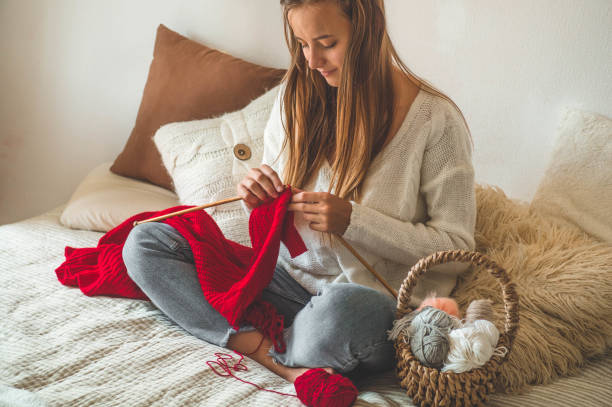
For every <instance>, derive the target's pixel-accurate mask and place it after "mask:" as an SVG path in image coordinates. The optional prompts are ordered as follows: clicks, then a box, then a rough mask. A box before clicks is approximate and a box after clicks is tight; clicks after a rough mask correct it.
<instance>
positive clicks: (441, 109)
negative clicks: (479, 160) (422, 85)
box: [420, 89, 470, 145]
mask: <svg viewBox="0 0 612 407" xmlns="http://www.w3.org/2000/svg"><path fill="white" fill-rule="evenodd" d="M421 93H422V97H423V101H422V103H421V112H420V113H421V115H422V119H423V120H424V121H425V123H424V124H427V127H429V129H430V131H429V140H428V144H430V145H431V144H436V143H438V142H439V141H440V140H441V139H442V138H443V136H446V137H447V138H454V139H460V140H462V141H464V140H468V139H469V138H470V136H469V130H468V127H467V123H466V122H465V119H464V116H463V114H462V112H461V110H460V109H459V107H458V106H457V105H456V104H455V103H454V102H453V101H452V100H451V99H450V98H448V97H447V96H445V95H441V94H439V93H437V92H435V91H430V90H427V89H421ZM455 141H457V140H455Z"/></svg>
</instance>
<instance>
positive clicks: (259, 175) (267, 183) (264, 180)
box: [249, 168, 278, 198]
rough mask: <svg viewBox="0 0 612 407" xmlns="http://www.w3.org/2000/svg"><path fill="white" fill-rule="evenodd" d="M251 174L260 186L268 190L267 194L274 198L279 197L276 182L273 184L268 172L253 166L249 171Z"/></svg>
mask: <svg viewBox="0 0 612 407" xmlns="http://www.w3.org/2000/svg"><path fill="white" fill-rule="evenodd" d="M249 174H251V178H252V179H254V180H255V181H257V183H258V184H259V185H260V187H261V188H262V189H263V190H264V191H265V192H266V195H268V196H271V197H273V198H278V192H277V191H276V188H275V187H274V184H272V180H271V179H270V178H269V177H268V175H267V174H266V173H264V172H263V171H262V170H261V169H259V168H252V169H251V171H249Z"/></svg>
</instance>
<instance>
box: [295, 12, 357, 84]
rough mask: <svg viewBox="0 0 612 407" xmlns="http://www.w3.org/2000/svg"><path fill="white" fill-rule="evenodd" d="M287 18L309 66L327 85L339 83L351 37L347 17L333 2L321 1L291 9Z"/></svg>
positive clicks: (349, 23)
mask: <svg viewBox="0 0 612 407" xmlns="http://www.w3.org/2000/svg"><path fill="white" fill-rule="evenodd" d="M287 18H288V20H289V25H290V26H291V29H292V30H293V34H294V35H295V38H296V39H297V41H298V42H299V43H300V45H301V46H302V51H303V52H304V57H305V58H306V61H307V63H308V66H309V67H310V69H312V70H316V71H318V72H319V74H320V75H322V76H323V78H325V80H326V81H327V83H328V84H329V85H330V86H336V87H337V86H339V84H340V73H341V72H342V64H343V62H344V54H345V53H346V49H347V47H348V44H349V41H350V39H351V22H350V21H349V19H348V18H347V16H346V15H345V14H344V13H343V12H342V10H340V8H339V7H338V6H337V5H336V3H335V2H334V1H324V2H320V3H315V4H312V5H304V6H300V7H297V8H294V9H292V10H290V11H289V14H288V16H287Z"/></svg>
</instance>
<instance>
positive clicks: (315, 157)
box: [280, 0, 469, 201]
mask: <svg viewBox="0 0 612 407" xmlns="http://www.w3.org/2000/svg"><path fill="white" fill-rule="evenodd" d="M320 1H335V2H336V3H337V5H338V6H339V7H340V9H341V10H342V11H343V12H344V14H345V15H346V16H347V17H348V18H349V20H350V21H351V25H352V36H351V40H350V44H349V46H348V48H347V50H346V54H345V57H344V62H343V65H342V70H341V79H340V84H339V86H338V87H337V88H336V87H332V86H329V85H328V84H327V82H326V81H325V80H324V79H323V78H322V77H321V75H319V74H318V73H316V72H313V71H312V70H311V69H310V68H309V67H308V62H307V61H306V58H305V57H304V54H303V52H302V49H301V46H300V44H299V42H298V41H297V40H296V38H295V35H294V33H293V30H292V29H291V26H290V25H289V20H288V14H289V11H290V10H292V9H294V8H296V7H300V6H303V5H305V4H311V3H317V2H320ZM280 3H281V6H282V7H283V22H284V31H285V39H286V41H287V46H288V47H289V51H290V53H291V64H290V66H289V69H288V70H287V73H286V75H285V77H284V78H283V82H285V83H286V88H285V93H284V96H283V100H282V107H283V110H284V120H283V127H284V130H285V135H286V136H285V139H284V142H283V146H282V148H281V151H283V150H284V149H285V148H287V146H288V159H287V162H286V164H285V166H284V170H283V175H282V178H283V182H284V183H286V184H289V185H292V186H296V187H298V188H301V187H303V185H304V184H305V183H306V182H308V180H309V179H310V177H311V176H312V175H313V174H315V173H316V172H317V170H318V169H319V168H320V167H321V165H323V163H324V161H325V160H327V158H328V157H330V156H332V155H333V157H334V159H333V162H332V163H330V164H331V168H332V179H331V183H330V186H329V191H328V192H331V191H332V189H333V188H334V187H335V192H334V193H335V194H336V195H337V196H339V197H340V198H343V199H352V200H355V201H360V195H361V194H360V189H361V186H362V184H363V181H364V179H365V176H366V173H367V170H368V168H369V166H370V164H371V163H372V161H373V160H374V158H375V157H376V155H377V154H378V153H379V152H380V151H381V150H382V147H383V145H384V143H385V141H386V139H387V136H388V133H389V131H390V128H391V124H392V120H393V113H394V100H395V99H394V97H395V95H394V88H393V81H392V75H393V66H394V64H395V66H397V67H399V68H400V69H401V70H402V71H403V72H404V73H405V74H406V75H407V76H408V78H409V79H410V80H411V81H412V82H413V83H414V84H415V85H417V86H418V87H419V88H421V89H423V90H425V91H428V92H430V93H434V94H436V95H439V96H442V97H444V98H445V99H447V100H449V101H450V102H451V103H453V102H452V100H450V98H448V97H447V96H446V95H444V94H443V93H441V92H440V91H438V90H437V89H436V88H434V87H433V86H432V85H430V84H429V83H427V82H426V81H424V80H423V79H421V78H419V77H417V76H416V75H415V74H413V73H412V72H411V71H410V70H409V69H408V68H407V67H406V65H405V64H404V63H403V62H402V61H401V59H400V58H399V56H398V54H397V52H396V51H395V48H394V47H393V44H392V43H391V40H390V39H389V35H388V33H387V29H386V22H385V10H384V3H383V0H281V1H280ZM453 105H455V104H454V103H453ZM455 107H456V108H457V106H456V105H455ZM457 110H459V109H458V108H457ZM459 112H460V111H459ZM464 121H465V119H464ZM466 127H467V124H466ZM468 131H469V130H468ZM334 136H335V137H334Z"/></svg>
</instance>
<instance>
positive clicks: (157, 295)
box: [123, 0, 476, 382]
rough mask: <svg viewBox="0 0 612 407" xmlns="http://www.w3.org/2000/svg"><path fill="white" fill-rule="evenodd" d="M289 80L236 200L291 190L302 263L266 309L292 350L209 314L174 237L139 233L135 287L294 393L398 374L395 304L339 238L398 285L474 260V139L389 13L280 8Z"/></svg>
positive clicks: (367, 8)
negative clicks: (391, 32)
mask: <svg viewBox="0 0 612 407" xmlns="http://www.w3.org/2000/svg"><path fill="white" fill-rule="evenodd" d="M281 5H282V7H283V11H284V13H283V16H284V23H285V35H286V39H287V43H288V46H289V51H290V52H291V56H292V61H291V66H290V67H289V70H288V72H287V74H286V76H285V78H284V80H283V84H282V86H281V90H280V94H279V97H278V99H277V100H276V103H275V105H274V108H273V111H272V115H271V117H270V119H269V121H268V124H267V126H266V129H265V136H264V158H263V162H264V164H262V165H261V166H260V167H258V168H253V169H251V170H250V172H249V173H248V175H247V176H246V177H245V178H244V179H243V180H242V181H241V182H240V184H239V185H238V187H237V190H238V194H239V195H240V196H241V197H242V199H243V203H244V206H245V209H246V210H247V211H250V210H252V209H253V208H255V207H257V206H258V205H259V204H260V203H261V202H263V201H265V200H267V199H270V198H276V197H278V193H279V192H281V191H282V190H283V185H291V186H292V188H293V192H294V194H293V196H292V199H291V202H290V204H289V207H288V209H289V210H290V211H294V221H295V225H296V228H297V229H298V231H299V233H300V235H301V236H302V239H303V240H304V242H305V243H306V246H307V248H308V251H307V252H305V253H303V254H302V255H300V256H297V257H295V258H293V259H292V258H291V256H290V255H289V253H288V251H287V250H286V248H284V247H283V246H282V245H281V250H280V254H279V258H278V264H277V266H276V270H275V274H274V278H273V280H272V282H271V283H270V285H269V286H268V287H267V288H266V289H265V290H264V292H263V299H264V300H266V301H268V302H270V303H272V304H273V305H274V306H275V307H276V308H277V310H278V312H279V313H281V314H282V315H284V318H285V326H286V327H288V328H287V329H286V332H285V340H286V343H287V350H286V352H285V353H282V354H279V353H276V352H275V351H274V349H273V348H271V342H270V340H268V339H267V338H264V337H263V335H262V334H261V333H259V332H258V331H256V330H254V328H252V327H249V326H244V327H241V328H240V329H239V330H238V331H236V330H234V329H232V328H231V327H230V326H229V325H228V323H227V321H226V320H225V319H224V318H223V317H222V316H221V315H220V314H219V313H218V312H216V311H215V310H214V309H213V308H212V307H211V306H210V305H209V304H208V303H207V302H206V300H205V298H204V296H203V294H202V291H201V289H200V286H199V283H198V279H197V276H196V272H195V266H194V264H193V257H192V255H191V252H190V248H189V245H188V244H187V242H186V241H185V239H183V238H182V237H181V235H180V234H178V233H177V232H176V231H175V230H174V229H173V228H172V227H170V226H168V225H166V224H163V223H146V224H142V225H139V226H138V227H136V228H134V229H133V231H132V233H131V234H130V236H129V238H128V240H127V242H126V245H125V248H124V252H123V255H124V262H125V264H126V266H127V269H128V273H129V275H130V276H131V278H132V279H133V280H134V281H135V282H136V283H137V284H138V285H139V286H140V287H141V289H142V290H143V291H144V292H145V293H146V294H147V295H148V296H149V298H150V299H151V300H152V301H153V303H154V304H155V305H156V306H157V307H158V308H160V309H161V310H162V311H163V312H164V313H166V314H167V315H168V316H169V317H170V318H171V319H173V320H174V321H175V322H176V323H178V324H179V325H180V326H182V327H183V328H184V329H186V330H187V331H189V332H190V333H192V334H194V335H196V336H197V337H199V338H201V339H203V340H205V341H208V342H211V343H214V344H216V345H219V346H222V347H228V348H231V349H234V350H237V351H239V352H242V353H245V354H248V355H249V356H250V357H251V358H252V359H255V360H257V361H258V362H259V363H261V364H262V365H264V366H266V367H267V368H269V369H270V370H272V371H274V372H276V373H277V374H279V375H281V376H282V377H284V378H285V379H287V380H289V381H291V382H293V381H295V380H296V378H298V377H299V376H300V375H302V374H303V373H305V372H306V371H307V370H308V369H310V368H316V367H321V368H324V369H326V371H327V372H329V373H334V372H339V373H343V374H347V373H349V372H351V373H352V374H356V373H357V372H375V371H381V370H385V369H390V368H392V367H393V366H394V361H393V355H394V352H393V344H392V343H391V342H389V341H388V340H387V332H386V331H387V330H388V329H390V328H391V326H392V321H393V319H394V310H395V305H396V302H395V299H394V298H393V297H392V296H391V295H390V294H389V293H388V292H387V291H386V289H385V288H384V287H383V286H382V285H381V284H380V283H379V282H377V281H376V279H375V278H374V277H373V276H372V275H371V274H370V273H369V272H368V270H367V269H366V268H365V267H364V266H363V265H362V264H361V263H360V262H359V261H358V260H357V259H356V258H355V257H354V256H353V255H352V254H351V253H350V252H349V251H348V250H346V249H345V248H344V247H343V246H341V245H339V244H338V243H337V242H336V241H334V239H333V235H340V236H342V237H343V238H344V239H346V240H347V241H348V242H349V243H350V244H351V245H353V246H354V247H355V248H356V250H358V251H359V252H360V254H361V255H362V257H364V258H365V259H366V260H367V261H368V263H369V264H371V265H372V266H373V267H374V268H375V269H376V270H377V271H378V272H379V273H380V274H381V275H382V276H383V277H384V278H385V279H386V280H387V281H388V282H389V283H390V284H391V285H392V286H394V287H395V288H396V289H398V288H399V286H400V284H401V282H402V281H403V279H404V278H405V276H406V274H407V272H408V270H409V269H410V267H411V266H412V265H413V264H414V263H416V261H417V260H418V259H420V258H421V257H424V256H427V255H429V254H431V253H433V252H435V251H438V250H450V249H472V248H473V247H474V238H473V233H474V224H475V215H476V213H475V202H474V179H473V168H472V163H471V140H470V136H469V132H468V129H467V126H466V124H465V121H464V119H463V116H462V114H461V113H460V111H459V110H458V109H457V107H456V106H455V105H454V104H453V103H452V102H451V101H450V100H449V99H448V98H447V97H445V96H444V95H442V94H441V93H439V92H438V91H436V90H435V89H433V88H432V87H430V86H428V85H426V84H425V83H424V82H423V81H422V80H420V79H419V78H417V77H416V76H415V75H413V74H412V73H411V72H410V71H409V70H408V69H407V68H406V67H405V65H404V64H403V63H402V62H401V61H400V59H399V57H398V55H397V53H396V52H395V50H394V48H393V46H392V44H391V42H390V40H389V36H388V34H387V31H386V27H385V17H384V7H383V1H382V0H322V1H321V0H320V1H307V0H281ZM463 268H464V267H461V266H460V265H457V266H455V267H452V266H445V267H439V268H437V269H434V270H431V271H429V272H428V273H427V274H426V275H425V276H424V277H423V278H422V279H421V280H422V281H420V282H419V284H418V285H417V287H416V289H415V290H414V293H413V297H412V299H413V302H414V305H417V304H418V303H419V302H420V301H421V300H422V299H423V298H424V296H425V295H426V294H428V293H429V292H430V291H436V292H437V294H438V295H439V296H444V295H448V294H449V293H450V291H451V289H452V288H453V286H454V284H455V279H456V276H457V274H458V273H459V272H461V271H462V270H463Z"/></svg>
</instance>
